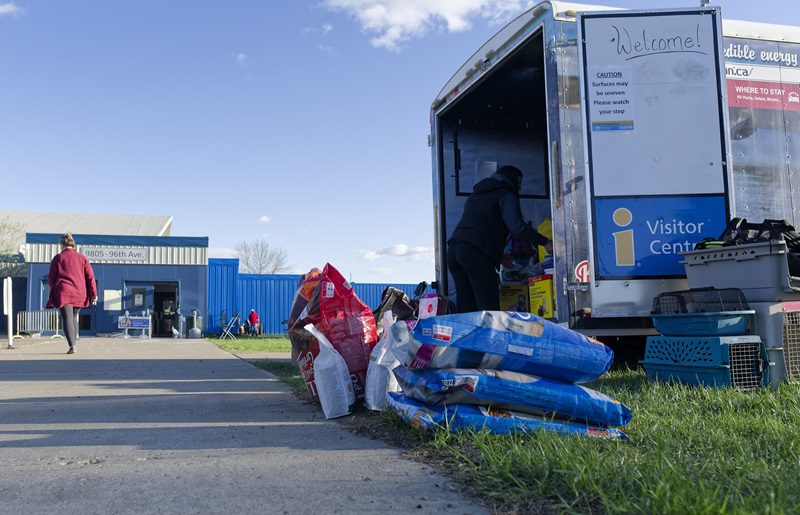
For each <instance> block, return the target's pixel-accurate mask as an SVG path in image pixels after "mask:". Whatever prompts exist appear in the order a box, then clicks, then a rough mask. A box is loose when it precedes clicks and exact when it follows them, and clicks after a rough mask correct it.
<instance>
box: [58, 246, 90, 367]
mask: <svg viewBox="0 0 800 515" xmlns="http://www.w3.org/2000/svg"><path fill="white" fill-rule="evenodd" d="M47 278H48V282H49V283H50V299H49V300H48V301H47V307H48V308H58V310H59V311H60V313H61V320H62V321H63V323H64V333H65V334H66V336H67V343H68V344H69V350H68V351H67V354H73V353H74V352H75V338H76V336H77V334H78V333H77V331H78V313H80V311H81V308H87V307H89V305H90V304H97V285H96V284H95V282H94V271H93V270H92V265H90V264H89V260H88V259H86V256H84V255H83V254H80V253H78V251H76V250H75V240H74V239H72V234H70V233H67V234H65V235H64V236H62V237H61V253H60V254H58V255H57V256H56V257H54V258H53V261H51V262H50V274H49V275H48V277H47Z"/></svg>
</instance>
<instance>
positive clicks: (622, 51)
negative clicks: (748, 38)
mask: <svg viewBox="0 0 800 515" xmlns="http://www.w3.org/2000/svg"><path fill="white" fill-rule="evenodd" d="M578 26H579V29H578V30H579V41H580V42H581V44H580V45H579V52H580V66H581V69H580V72H581V86H582V88H583V94H582V105H583V108H584V117H585V118H584V122H585V124H584V128H585V130H584V139H585V151H586V161H587V166H588V172H589V178H590V183H589V184H590V192H591V196H592V198H591V204H592V220H593V227H592V230H593V236H594V249H593V251H594V267H595V272H596V278H597V279H598V280H602V279H619V278H647V277H652V278H657V277H671V276H678V275H682V274H683V268H682V266H681V265H680V256H679V254H680V252H685V251H688V250H691V249H692V247H693V245H694V244H695V243H697V242H698V241H700V240H702V239H703V238H705V237H716V236H718V235H719V232H720V231H721V229H722V228H723V227H724V224H725V220H726V215H727V203H726V200H725V199H726V188H727V184H726V183H727V181H726V174H727V164H726V163H727V148H726V141H725V121H724V120H725V117H724V111H723V109H725V105H724V102H723V100H722V98H723V94H724V91H723V89H722V85H723V82H722V81H723V80H724V77H723V76H722V66H721V51H720V44H721V34H720V28H719V11H718V10H716V9H713V8H702V9H686V10H663V11H646V12H645V11H618V12H591V13H581V14H580V15H579V17H578Z"/></svg>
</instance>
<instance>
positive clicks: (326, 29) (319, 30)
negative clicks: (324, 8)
mask: <svg viewBox="0 0 800 515" xmlns="http://www.w3.org/2000/svg"><path fill="white" fill-rule="evenodd" d="M300 32H301V33H302V34H303V35H304V36H320V37H322V36H327V35H328V34H329V33H331V32H333V25H331V24H330V23H323V24H322V26H321V27H306V28H304V29H303V30H301V31H300Z"/></svg>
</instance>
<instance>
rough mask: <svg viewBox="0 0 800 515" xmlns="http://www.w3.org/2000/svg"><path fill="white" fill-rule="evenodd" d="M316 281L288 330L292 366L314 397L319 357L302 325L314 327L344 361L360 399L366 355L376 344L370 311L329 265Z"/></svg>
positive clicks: (366, 360)
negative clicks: (296, 369) (316, 367)
mask: <svg viewBox="0 0 800 515" xmlns="http://www.w3.org/2000/svg"><path fill="white" fill-rule="evenodd" d="M316 279H317V280H318V282H317V285H316V287H315V288H314V291H313V293H312V294H311V297H310V298H309V300H308V303H307V304H306V306H305V308H304V309H303V311H302V313H300V315H299V316H298V319H297V320H296V321H295V323H294V324H293V325H292V327H290V328H289V338H290V339H291V342H292V349H293V353H294V354H295V355H296V356H297V358H296V363H297V365H298V367H299V368H300V371H301V373H302V375H303V380H304V381H305V383H306V387H307V388H308V391H309V393H310V394H311V395H312V396H313V397H314V398H317V397H318V395H317V391H316V387H315V385H314V359H315V358H316V357H317V354H319V342H318V341H317V339H316V338H315V337H314V336H313V335H311V333H309V332H308V331H306V330H305V329H304V327H305V326H306V325H308V324H314V327H316V328H317V330H319V331H320V332H321V333H322V334H324V335H325V337H326V338H327V339H328V340H329V341H330V342H331V345H333V348H334V349H336V351H337V352H338V353H339V354H340V355H341V356H342V358H344V361H345V363H347V369H348V370H349V371H350V377H351V378H352V381H353V389H354V391H355V394H356V399H363V398H364V386H365V383H366V376H367V366H368V364H369V355H370V352H372V348H373V347H374V346H375V343H376V342H377V337H376V332H375V319H374V318H373V316H372V311H370V309H369V307H367V305H366V304H364V303H363V302H362V301H361V299H359V298H358V296H357V295H356V293H355V291H353V287H352V286H351V285H350V283H348V282H347V281H346V280H345V278H344V277H343V276H342V274H341V273H339V271H338V270H336V268H334V267H333V265H331V264H330V263H328V264H326V265H325V268H324V269H323V270H322V272H321V273H320V274H319V276H318V277H317V278H316Z"/></svg>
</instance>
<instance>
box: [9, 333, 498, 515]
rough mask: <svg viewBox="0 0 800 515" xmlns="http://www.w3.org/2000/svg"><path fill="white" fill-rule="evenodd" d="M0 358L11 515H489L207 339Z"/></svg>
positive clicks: (99, 342)
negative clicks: (225, 514)
mask: <svg viewBox="0 0 800 515" xmlns="http://www.w3.org/2000/svg"><path fill="white" fill-rule="evenodd" d="M16 345H17V349H15V350H6V349H2V350H0V512H2V513H26V514H27V513H82V514H83V513H154V512H158V513H220V512H223V511H224V512H228V513H252V512H262V513H263V512H266V513H356V512H360V513H377V512H386V511H391V512H399V513H482V512H484V511H485V508H483V507H481V506H478V505H476V504H473V503H472V502H471V501H469V500H467V499H465V498H464V497H462V496H460V495H459V494H458V493H457V492H456V491H455V488H454V487H453V486H452V485H451V484H449V482H448V481H447V479H445V478H444V477H442V476H440V475H439V474H438V473H436V472H434V471H432V470H431V469H430V468H429V467H426V466H425V465H421V464H418V463H415V462H412V461H409V460H405V459H403V458H401V456H400V452H399V451H397V450H394V449H391V448H389V447H387V446H385V445H383V444H382V443H380V442H376V441H373V440H368V439H365V438H361V437H358V436H355V435H353V434H351V433H350V432H348V431H347V430H346V429H345V428H344V427H343V426H342V425H340V424H338V423H336V422H333V421H326V420H324V419H323V417H322V415H321V412H320V411H319V409H318V408H316V407H315V406H312V405H310V404H307V403H304V402H302V401H300V400H298V399H297V398H296V397H294V396H293V395H292V394H291V393H290V392H289V390H288V389H287V388H286V386H285V385H284V384H283V383H281V382H280V381H277V380H276V379H274V378H273V377H272V376H270V375H269V374H267V373H266V372H264V371H262V370H260V369H257V368H255V367H253V366H251V365H249V364H248V363H246V362H245V361H243V360H241V359H238V358H236V357H234V356H232V355H230V354H228V353H227V352H224V351H222V350H220V349H218V348H217V347H216V346H215V345H213V344H212V343H210V342H207V341H204V340H149V341H148V340H138V339H131V340H112V339H102V338H93V339H83V340H81V341H80V342H79V346H78V352H77V353H76V354H74V355H66V354H65V351H66V344H65V343H64V342H63V340H62V341H55V342H41V341H39V342H35V343H32V342H31V341H30V340H28V341H26V342H19V341H18V342H17V343H16Z"/></svg>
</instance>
